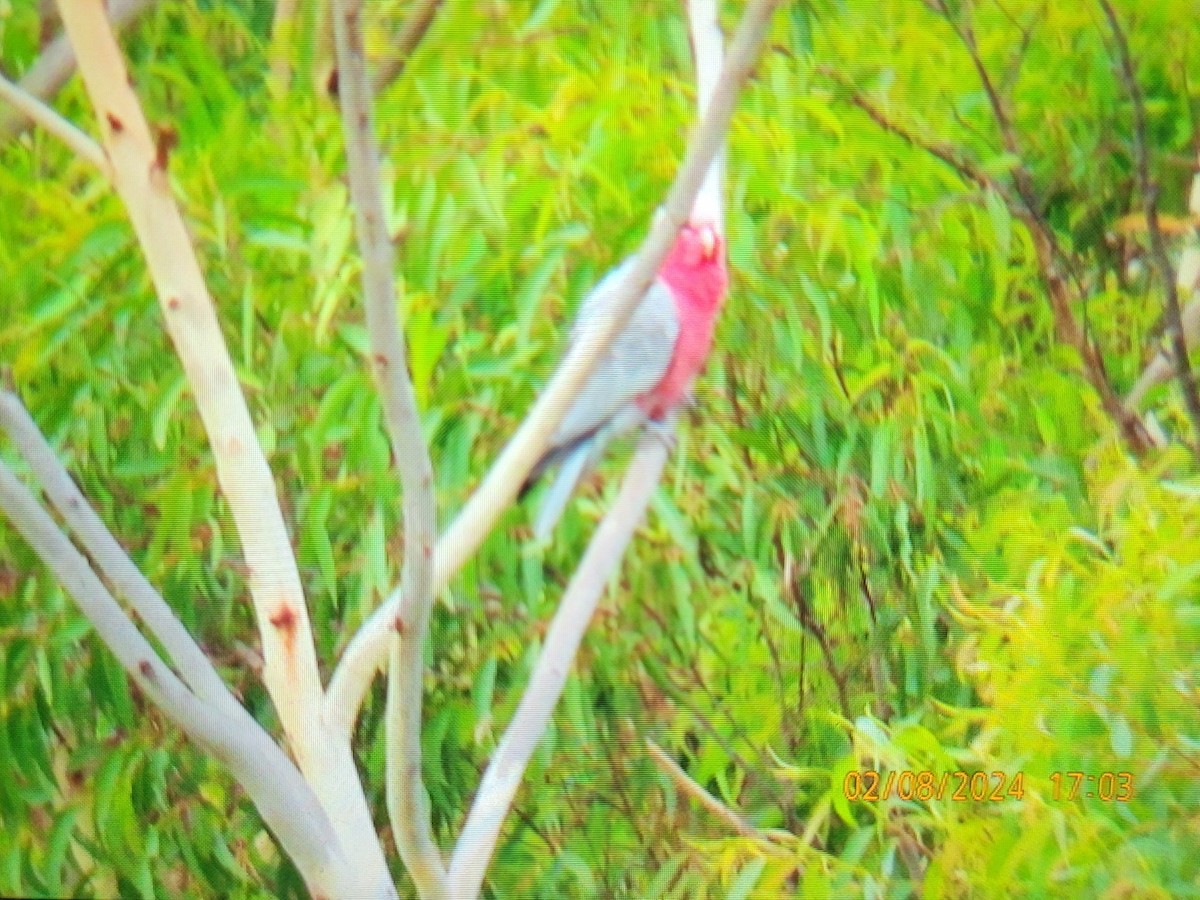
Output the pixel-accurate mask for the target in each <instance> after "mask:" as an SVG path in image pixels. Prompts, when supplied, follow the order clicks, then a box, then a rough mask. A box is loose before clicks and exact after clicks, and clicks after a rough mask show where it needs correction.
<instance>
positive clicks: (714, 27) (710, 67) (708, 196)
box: [687, 0, 726, 236]
mask: <svg viewBox="0 0 1200 900" xmlns="http://www.w3.org/2000/svg"><path fill="white" fill-rule="evenodd" d="M687 12H688V34H689V36H690V38H691V42H692V58H693V59H694V60H695V61H696V113H697V115H698V116H699V117H700V119H703V118H704V115H705V113H707V112H708V107H709V104H710V103H712V98H713V95H714V94H715V93H716V91H717V80H718V79H719V78H720V77H721V67H722V64H723V62H724V50H725V46H724V45H725V41H724V40H723V38H722V37H721V27H720V24H719V23H718V21H717V0H687ZM725 143H726V142H725V141H722V142H721V149H720V150H718V151H717V155H716V158H715V159H714V160H713V162H712V165H710V166H709V167H708V171H707V172H706V173H705V175H704V183H703V184H702V185H700V192H699V193H698V194H697V195H696V199H695V201H693V203H692V221H693V222H711V223H712V224H713V225H715V226H716V228H717V231H718V232H719V233H720V234H721V235H722V236H724V234H725V205H724V202H723V199H722V190H723V186H724V184H725Z"/></svg>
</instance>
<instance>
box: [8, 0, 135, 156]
mask: <svg viewBox="0 0 1200 900" xmlns="http://www.w3.org/2000/svg"><path fill="white" fill-rule="evenodd" d="M153 3H154V0H111V2H110V3H109V4H108V14H109V18H110V19H111V20H112V23H113V26H114V27H115V28H117V29H118V30H119V29H121V28H124V27H125V26H126V25H128V24H129V23H130V22H132V21H133V20H134V19H135V18H137V17H138V16H139V15H141V14H142V13H143V12H145V10H147V9H148V8H149V7H150V6H151V5H152V4H153ZM74 71H75V51H74V50H72V49H71V42H70V41H69V40H67V36H66V35H65V34H60V35H59V36H58V37H56V38H55V39H54V40H52V41H51V42H50V43H49V44H47V45H46V47H45V49H43V50H42V53H41V55H40V56H39V57H38V58H37V59H36V60H35V61H34V63H33V65H32V66H30V67H29V70H28V71H27V72H26V73H25V74H24V76H22V78H21V80H20V81H19V82H18V85H19V87H20V90H21V91H23V92H24V93H25V94H27V95H29V96H30V97H35V98H37V99H38V100H41V101H44V102H49V101H50V99H51V98H52V97H54V96H55V95H56V94H57V93H58V92H59V91H60V90H62V86H63V85H64V84H66V83H67V81H68V80H69V79H70V77H71V75H72V73H73V72H74ZM24 127H25V123H24V121H23V120H22V119H21V117H19V116H13V115H11V114H6V113H3V112H0V140H4V139H5V138H9V137H13V136H14V135H17V134H20V133H21V132H22V131H23V130H24Z"/></svg>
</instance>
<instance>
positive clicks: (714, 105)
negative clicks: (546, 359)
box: [327, 0, 780, 715]
mask: <svg viewBox="0 0 1200 900" xmlns="http://www.w3.org/2000/svg"><path fill="white" fill-rule="evenodd" d="M779 2H780V0H751V3H750V4H749V5H748V7H747V9H746V13H745V15H744V16H743V19H742V24H741V25H740V26H739V28H738V32H737V34H736V35H735V37H734V40H733V42H732V44H731V45H730V48H729V56H728V59H727V61H726V63H725V65H724V66H723V67H722V70H721V76H720V78H719V79H718V80H717V85H716V88H715V90H714V91H713V96H712V99H711V102H710V104H709V106H708V110H707V112H706V114H705V115H704V117H703V119H702V120H701V122H700V125H699V127H698V128H697V130H696V132H695V134H694V135H693V136H692V139H691V141H690V142H689V145H688V149H687V154H686V156H685V157H684V161H683V165H682V166H681V167H680V169H679V172H678V173H677V175H676V177H675V182H674V184H673V185H672V186H671V189H670V191H669V192H668V194H667V199H666V201H665V203H664V205H663V212H662V215H660V216H657V217H655V219H654V221H653V223H652V225H651V227H650V233H649V234H648V235H647V236H646V239H645V240H644V241H643V243H642V246H641V248H640V249H639V250H638V253H637V255H636V259H635V262H634V264H633V265H632V266H631V267H630V269H629V271H628V273H627V274H626V276H625V279H624V281H623V282H622V283H621V284H620V285H618V286H617V288H616V289H615V291H614V297H615V299H614V302H613V310H614V313H613V315H612V317H611V318H607V319H606V320H605V321H604V323H603V324H602V325H601V327H598V328H596V329H594V330H589V332H588V333H587V335H586V336H585V337H584V338H583V339H582V340H580V341H578V342H577V343H576V344H575V345H574V346H573V347H572V351H571V353H570V354H569V355H568V356H567V358H566V359H565V360H564V362H563V364H562V365H561V366H560V368H559V370H558V372H557V373H556V375H555V376H554V378H553V379H552V380H551V382H550V384H549V385H548V386H547V388H546V390H545V392H544V393H543V394H542V396H541V398H540V399H539V400H538V402H537V403H536V404H535V405H534V407H533V409H532V410H531V411H530V413H529V415H528V417H526V419H525V421H524V422H523V423H522V425H521V427H520V428H519V429H518V430H517V433H516V435H514V436H513V438H512V440H510V441H509V443H508V445H507V446H506V447H505V448H504V450H503V451H502V452H501V454H500V456H499V458H498V459H497V460H496V462H495V463H494V464H493V466H492V468H491V471H490V472H488V475H487V477H486V478H485V479H484V481H483V483H482V484H481V485H480V486H479V487H478V488H477V489H476V491H475V493H474V494H473V495H472V496H471V498H470V500H468V501H467V504H466V506H464V507H463V509H462V510H461V511H460V512H459V514H458V516H457V517H456V518H455V520H454V522H453V523H452V524H451V525H450V527H449V528H448V529H447V530H446V532H445V533H444V534H443V535H442V538H441V540H439V541H438V545H437V550H436V552H435V554H434V577H433V585H434V592H435V593H436V592H438V591H440V590H441V589H442V588H444V587H445V586H446V584H447V583H448V582H449V580H450V578H452V577H453V576H454V574H455V573H456V572H457V571H458V570H459V568H461V566H462V564H463V563H464V562H465V561H466V560H467V559H469V558H470V556H471V555H472V554H473V553H474V552H475V551H476V550H477V549H478V548H479V545H480V544H481V543H482V542H483V540H484V538H486V537H487V535H488V533H489V532H490V531H491V529H492V526H493V525H494V524H495V522H496V520H497V519H498V518H499V516H500V514H501V513H502V512H503V511H504V510H505V509H506V508H507V507H508V506H509V505H510V504H511V503H512V501H513V499H514V498H515V497H516V495H517V491H518V490H519V489H520V486H521V484H522V483H523V482H524V480H525V476H526V475H527V474H528V473H529V470H530V468H531V467H532V466H533V464H534V462H535V461H536V460H537V459H538V458H539V457H540V456H541V454H542V453H543V451H544V450H545V448H546V445H547V443H548V441H549V439H550V435H551V434H552V433H553V431H554V429H555V427H557V425H558V422H559V420H560V419H561V418H562V416H563V415H564V414H565V411H566V410H567V409H568V408H569V406H570V403H571V400H572V399H573V398H574V397H575V396H576V394H577V393H578V391H579V390H580V388H581V387H582V385H583V384H584V382H585V381H586V379H587V377H588V376H589V375H590V374H591V372H592V369H593V368H594V367H595V365H596V363H597V362H598V360H599V358H600V356H601V354H602V353H603V352H604V350H605V349H606V348H607V347H608V345H609V343H610V342H611V341H612V339H613V337H614V336H615V335H616V334H617V333H618V332H619V331H620V330H621V329H622V328H624V327H625V323H626V322H627V321H628V319H629V316H630V314H631V313H632V312H633V309H634V307H635V306H636V305H637V302H638V300H639V298H640V297H641V296H642V295H643V294H644V293H645V291H646V289H647V287H648V286H649V284H650V282H651V281H652V280H653V279H654V276H655V273H656V272H657V271H658V268H659V266H661V265H662V261H663V259H664V258H665V257H666V254H667V251H668V250H669V249H670V246H671V244H672V242H673V241H674V240H675V237H676V235H677V234H678V232H679V229H680V228H681V227H682V226H683V224H684V223H685V222H686V221H687V220H688V218H689V216H690V214H691V209H692V203H693V202H694V201H695V199H696V197H697V195H698V194H699V192H700V188H701V186H702V184H703V182H704V180H705V178H706V176H707V173H708V170H709V166H710V165H711V163H712V161H713V160H714V159H715V158H716V156H717V154H718V152H719V151H720V148H721V146H722V144H723V143H724V140H725V133H726V131H727V130H728V127H729V122H730V119H731V118H732V116H733V110H734V106H735V105H736V103H737V97H738V93H739V91H740V90H741V86H742V84H743V82H745V80H746V78H747V77H748V76H749V74H750V70H751V69H752V68H753V66H754V62H755V60H756V59H757V58H758V52H759V48H760V46H761V44H762V41H763V38H764V37H765V35H766V31H767V27H768V25H769V23H770V18H771V14H772V13H773V12H774V10H775V7H776V6H778V4H779ZM399 608H400V592H399V591H393V592H392V594H391V595H390V596H389V597H388V598H387V600H386V601H385V602H384V603H383V605H381V606H380V608H379V609H377V610H376V611H375V613H374V614H373V615H372V616H371V618H370V619H368V620H367V621H366V622H365V623H364V624H363V626H362V627H361V628H360V629H359V631H358V633H357V634H355V636H354V638H353V640H352V641H351V643H350V645H349V646H348V647H347V648H346V651H345V653H344V654H343V656H342V660H341V662H340V663H339V664H338V667H337V670H336V671H335V673H334V676H333V679H332V681H331V682H330V686H329V693H328V696H327V702H329V704H330V705H331V706H333V707H335V708H338V709H344V710H352V711H353V712H352V715H356V714H357V710H358V708H359V707H360V706H361V704H362V698H363V696H364V695H365V693H366V690H367V687H368V686H369V685H370V682H371V679H372V678H373V677H374V674H375V672H376V671H377V670H378V668H379V666H380V665H382V663H383V661H384V660H385V658H386V656H387V653H388V646H389V636H390V634H391V630H392V625H393V623H394V621H395V618H396V614H397V612H398V611H399Z"/></svg>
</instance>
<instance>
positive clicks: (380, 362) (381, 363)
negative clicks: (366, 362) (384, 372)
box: [371, 353, 388, 369]
mask: <svg viewBox="0 0 1200 900" xmlns="http://www.w3.org/2000/svg"><path fill="white" fill-rule="evenodd" d="M371 360H372V361H373V362H374V363H375V365H377V366H378V367H379V368H381V369H387V367H388V359H387V357H386V356H384V355H383V354H382V353H376V354H374V355H373V356H372V357H371Z"/></svg>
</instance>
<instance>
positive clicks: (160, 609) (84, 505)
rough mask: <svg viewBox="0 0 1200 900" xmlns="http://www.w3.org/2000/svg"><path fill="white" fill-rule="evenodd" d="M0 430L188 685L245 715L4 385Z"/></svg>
mask: <svg viewBox="0 0 1200 900" xmlns="http://www.w3.org/2000/svg"><path fill="white" fill-rule="evenodd" d="M0 428H3V429H4V430H5V431H6V432H8V436H9V439H10V440H11V441H12V442H13V445H14V446H15V447H16V448H17V450H18V452H20V454H21V455H22V456H23V457H25V461H26V462H27V463H28V464H29V467H30V469H31V470H32V471H33V474H34V475H35V476H36V477H37V480H38V481H39V482H40V483H41V485H42V489H43V490H45V492H46V496H47V497H49V498H50V502H51V503H52V504H53V505H54V508H55V509H57V510H58V513H59V515H61V516H62V517H63V520H64V521H65V522H66V523H67V525H68V526H69V527H70V529H71V530H72V531H73V532H74V533H75V534H76V535H77V536H78V538H79V540H80V541H81V542H82V544H83V546H84V549H86V550H87V552H88V554H89V555H90V556H91V557H92V559H93V560H94V561H95V564H96V565H97V566H98V567H99V569H100V571H101V572H102V573H103V574H104V575H105V576H106V577H107V578H108V580H109V582H110V583H111V584H112V585H113V587H114V588H115V589H116V591H117V593H118V594H120V595H121V596H123V597H124V598H125V599H126V600H127V601H128V602H129V605H130V606H131V607H132V608H133V610H134V611H135V612H136V613H137V614H138V616H139V617H140V618H141V619H142V621H144V622H145V623H146V626H147V627H148V628H149V629H150V630H151V631H152V632H153V633H154V635H155V636H156V637H157V638H158V639H159V640H160V641H161V642H162V645H163V647H165V648H166V650H167V652H168V653H169V654H170V655H171V661H172V662H173V663H174V665H175V667H176V669H177V670H178V671H179V674H180V676H181V677H182V678H183V680H184V681H185V682H187V685H188V687H189V688H191V689H192V690H193V691H195V693H196V695H197V696H198V697H199V698H200V699H202V700H204V701H206V702H208V703H211V704H212V705H213V706H215V707H216V708H218V709H220V710H221V711H222V712H224V713H225V714H226V715H229V716H234V717H236V716H237V715H238V714H245V710H244V709H243V708H242V706H241V705H240V704H239V703H238V702H237V700H235V699H234V697H233V694H231V693H230V692H229V689H228V688H227V687H226V686H225V682H223V681H222V680H221V676H220V675H218V674H217V670H216V669H215V668H213V665H212V663H211V662H210V661H209V659H208V657H207V656H205V655H204V651H202V650H201V649H200V647H199V646H197V644H196V642H195V641H194V640H193V639H192V636H191V635H190V634H189V633H188V631H187V629H186V628H184V627H183V624H182V623H181V622H180V621H179V619H178V618H177V617H176V616H175V613H174V612H173V611H172V610H171V607H170V606H168V605H167V603H166V601H165V600H163V598H162V595H161V594H159V593H158V591H156V590H155V589H154V586H153V585H152V584H150V582H149V581H148V580H147V579H146V576H145V575H143V574H142V573H141V571H139V569H138V567H137V566H136V565H134V563H133V560H131V559H130V558H129V556H128V554H126V552H125V550H124V548H122V547H121V545H120V543H118V541H117V539H116V538H115V537H113V534H112V532H111V531H109V530H108V528H107V527H106V526H105V524H104V522H103V521H102V520H101V518H100V517H99V516H98V515H97V514H96V511H95V510H94V509H92V507H91V506H90V505H89V504H88V502H87V499H86V498H85V497H84V496H83V493H82V492H81V491H80V490H79V487H78V486H77V485H76V484H75V481H74V479H72V478H71V475H70V473H69V472H68V471H67V470H66V468H65V467H64V466H63V464H62V463H61V462H60V461H59V459H58V456H57V455H56V454H55V452H54V449H53V448H52V447H51V446H50V444H49V443H48V442H47V440H46V438H45V436H44V435H43V434H42V432H41V430H40V429H39V428H38V426H37V423H36V422H34V420H33V417H32V416H30V414H29V411H28V410H27V409H26V408H25V405H24V404H23V403H22V402H21V399H20V398H19V397H18V396H17V395H16V394H15V393H13V392H11V391H9V390H6V389H5V388H4V386H3V385H0ZM251 721H253V720H251Z"/></svg>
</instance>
